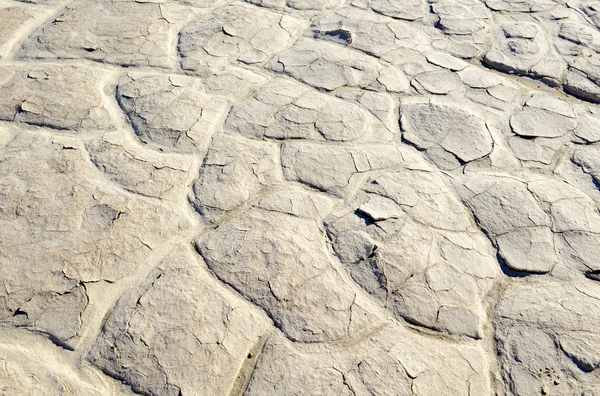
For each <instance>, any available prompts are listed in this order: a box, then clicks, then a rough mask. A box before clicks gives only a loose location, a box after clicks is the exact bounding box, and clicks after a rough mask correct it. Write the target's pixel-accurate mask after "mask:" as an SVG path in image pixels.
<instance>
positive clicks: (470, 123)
mask: <svg viewBox="0 0 600 396" xmlns="http://www.w3.org/2000/svg"><path fill="white" fill-rule="evenodd" d="M400 122H401V126H402V131H403V133H402V137H403V139H405V140H406V141H408V142H409V143H411V144H414V145H415V146H416V147H417V148H418V149H420V150H424V151H426V152H427V154H428V156H429V158H430V159H431V160H432V161H433V162H434V163H435V164H436V165H437V166H438V167H440V168H442V169H452V168H455V167H457V166H460V165H462V164H464V163H467V162H470V161H473V160H476V159H479V158H482V157H484V156H486V155H488V154H490V152H491V151H492V148H493V146H494V141H493V140H492V136H491V135H490V132H489V130H488V127H487V125H486V122H485V121H484V120H483V119H482V118H481V117H480V116H478V115H477V114H476V113H475V112H473V111H472V110H471V109H469V107H468V105H460V104H457V103H450V101H434V100H433V99H432V100H431V101H429V102H425V103H423V101H419V102H414V101H409V100H406V101H403V103H402V106H401V119H400Z"/></svg>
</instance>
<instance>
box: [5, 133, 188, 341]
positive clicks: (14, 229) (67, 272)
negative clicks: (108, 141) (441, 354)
mask: <svg viewBox="0 0 600 396" xmlns="http://www.w3.org/2000/svg"><path fill="white" fill-rule="evenodd" d="M0 156H1V157H0V186H1V190H0V191H1V195H2V200H1V201H2V210H1V211H0V219H1V223H2V224H3V226H2V227H1V228H0V252H1V253H0V263H1V265H0V278H1V279H2V280H3V287H2V289H1V291H0V301H1V310H0V321H1V322H2V324H4V325H10V326H24V327H27V328H30V329H32V330H34V331H39V332H42V333H47V334H48V335H49V336H50V338H51V339H52V340H54V341H55V342H57V343H59V344H61V345H63V344H64V345H66V346H67V347H68V346H69V343H70V341H69V340H71V339H73V338H74V337H76V336H77V335H78V329H79V327H80V326H81V318H80V314H81V312H82V311H83V310H84V309H85V307H86V305H87V303H88V299H87V295H86V289H85V283H86V282H98V281H103V280H104V281H109V282H113V281H116V280H118V279H119V278H122V277H124V276H126V275H128V274H131V273H132V272H133V271H135V269H136V267H137V266H139V265H141V264H142V262H143V261H144V259H145V258H146V257H148V255H149V254H150V253H151V252H152V251H153V250H155V249H158V248H160V247H161V246H162V245H163V244H164V243H165V242H166V241H167V240H169V239H170V238H172V237H173V236H174V235H176V234H177V233H178V232H179V231H180V230H182V229H184V228H186V227H188V222H189V220H187V219H186V217H185V215H184V214H183V212H182V211H180V210H178V209H177V208H175V207H170V206H171V205H169V206H167V205H164V204H162V203H160V202H156V201H149V200H145V199H140V198H136V197H132V196H130V195H128V194H126V193H124V192H123V191H120V190H118V189H115V188H112V187H110V186H108V185H107V184H106V180H105V179H103V178H102V177H101V176H99V174H98V173H97V171H96V170H95V169H94V167H93V165H91V164H90V163H89V162H88V161H89V160H88V159H87V154H86V153H85V151H84V149H83V148H82V147H81V145H80V144H79V143H77V142H74V141H73V140H65V141H61V140H60V139H57V138H49V137H44V136H39V135H36V134H35V133H25V132H24V133H22V134H20V135H18V136H17V137H16V138H14V139H13V140H12V141H11V142H10V143H9V144H8V145H6V146H5V147H4V148H3V149H2V152H1V154H0Z"/></svg>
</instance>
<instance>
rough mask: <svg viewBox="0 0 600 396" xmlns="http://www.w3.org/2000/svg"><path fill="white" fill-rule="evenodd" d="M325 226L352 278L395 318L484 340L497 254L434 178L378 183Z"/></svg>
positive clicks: (408, 173)
mask: <svg viewBox="0 0 600 396" xmlns="http://www.w3.org/2000/svg"><path fill="white" fill-rule="evenodd" d="M325 224H326V229H327V233H328V235H329V238H330V239H331V241H332V244H333V248H334V251H335V252H336V254H337V255H338V257H339V259H340V261H341V262H342V263H343V264H344V266H345V268H346V270H348V272H349V273H350V275H351V277H352V279H354V281H355V282H356V283H358V284H359V285H360V286H361V287H363V288H364V289H365V290H366V291H367V292H368V293H369V294H371V295H372V296H374V297H376V298H377V299H378V300H379V301H380V302H381V304H382V305H383V306H385V307H386V308H387V309H389V310H390V311H391V312H392V313H393V314H394V315H395V316H397V317H399V318H402V319H405V320H406V321H408V322H410V323H413V324H417V325H419V326H425V327H428V328H432V329H436V330H439V331H442V332H446V333H450V334H460V335H466V336H469V337H473V338H479V337H481V327H482V324H483V323H484V321H485V313H484V308H483V298H484V296H485V294H486V293H487V292H488V291H489V289H490V287H491V286H492V285H493V282H494V279H495V278H496V277H497V276H498V272H499V271H498V265H497V262H496V260H495V252H494V250H493V249H492V247H491V246H490V245H489V242H488V241H487V240H486V238H485V237H484V235H482V234H481V233H480V232H479V230H478V229H477V228H476V227H474V226H473V225H472V224H471V222H470V220H469V217H468V214H467V212H466V211H465V209H464V207H463V206H462V205H461V203H460V202H459V201H458V199H457V198H456V197H455V196H454V195H453V194H452V192H451V190H449V189H448V188H447V187H446V185H445V184H444V181H443V180H442V178H441V177H440V176H439V175H437V174H436V173H435V172H433V171H413V170H408V169H407V170H402V171H398V172H390V173H384V174H382V175H381V176H378V177H375V178H372V179H371V180H369V182H368V183H367V184H366V186H364V187H363V188H362V189H361V191H360V192H359V194H358V195H357V197H356V199H355V200H354V202H351V203H350V205H349V206H348V207H345V208H343V209H342V210H339V211H338V212H337V213H335V214H334V215H332V216H330V217H328V218H327V219H326V220H325Z"/></svg>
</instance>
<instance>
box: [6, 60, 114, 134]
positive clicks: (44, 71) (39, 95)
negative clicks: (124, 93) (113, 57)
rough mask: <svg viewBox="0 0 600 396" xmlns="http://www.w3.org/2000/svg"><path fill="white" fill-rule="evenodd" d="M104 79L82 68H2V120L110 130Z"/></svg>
mask: <svg viewBox="0 0 600 396" xmlns="http://www.w3.org/2000/svg"><path fill="white" fill-rule="evenodd" d="M103 78H104V76H103V73H101V72H97V71H95V70H92V69H89V68H82V67H71V66H50V67H44V66H38V67H36V66H33V67H20V68H14V67H7V66H3V67H0V92H2V95H0V120H4V121H15V122H24V123H27V124H31V125H39V126H45V127H48V128H54V129H60V130H70V131H79V130H82V129H91V130H95V129H96V130H101V129H107V128H110V127H111V126H112V125H113V122H112V120H111V117H110V115H109V113H108V111H107V110H106V108H105V107H104V104H103V100H102V91H101V87H102V80H103Z"/></svg>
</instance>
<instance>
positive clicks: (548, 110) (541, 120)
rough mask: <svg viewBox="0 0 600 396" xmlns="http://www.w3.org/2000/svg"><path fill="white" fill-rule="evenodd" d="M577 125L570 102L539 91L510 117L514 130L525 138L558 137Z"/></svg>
mask: <svg viewBox="0 0 600 396" xmlns="http://www.w3.org/2000/svg"><path fill="white" fill-rule="evenodd" d="M577 125H578V122H577V118H576V117H575V112H574V110H573V107H572V106H571V105H570V104H569V103H568V102H566V101H564V100H561V99H558V98H556V97H553V96H551V95H549V94H545V93H537V92H536V93H534V94H533V95H532V96H531V98H529V99H528V100H527V102H526V103H525V105H524V106H523V109H522V110H521V111H518V112H517V113H515V114H513V115H512V117H511V118H510V126H511V128H512V130H513V132H514V133H516V134H517V135H519V136H522V137H525V138H531V137H545V138H557V137H561V136H563V135H565V134H566V133H568V132H571V131H573V130H574V129H575V128H576V127H577Z"/></svg>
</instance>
